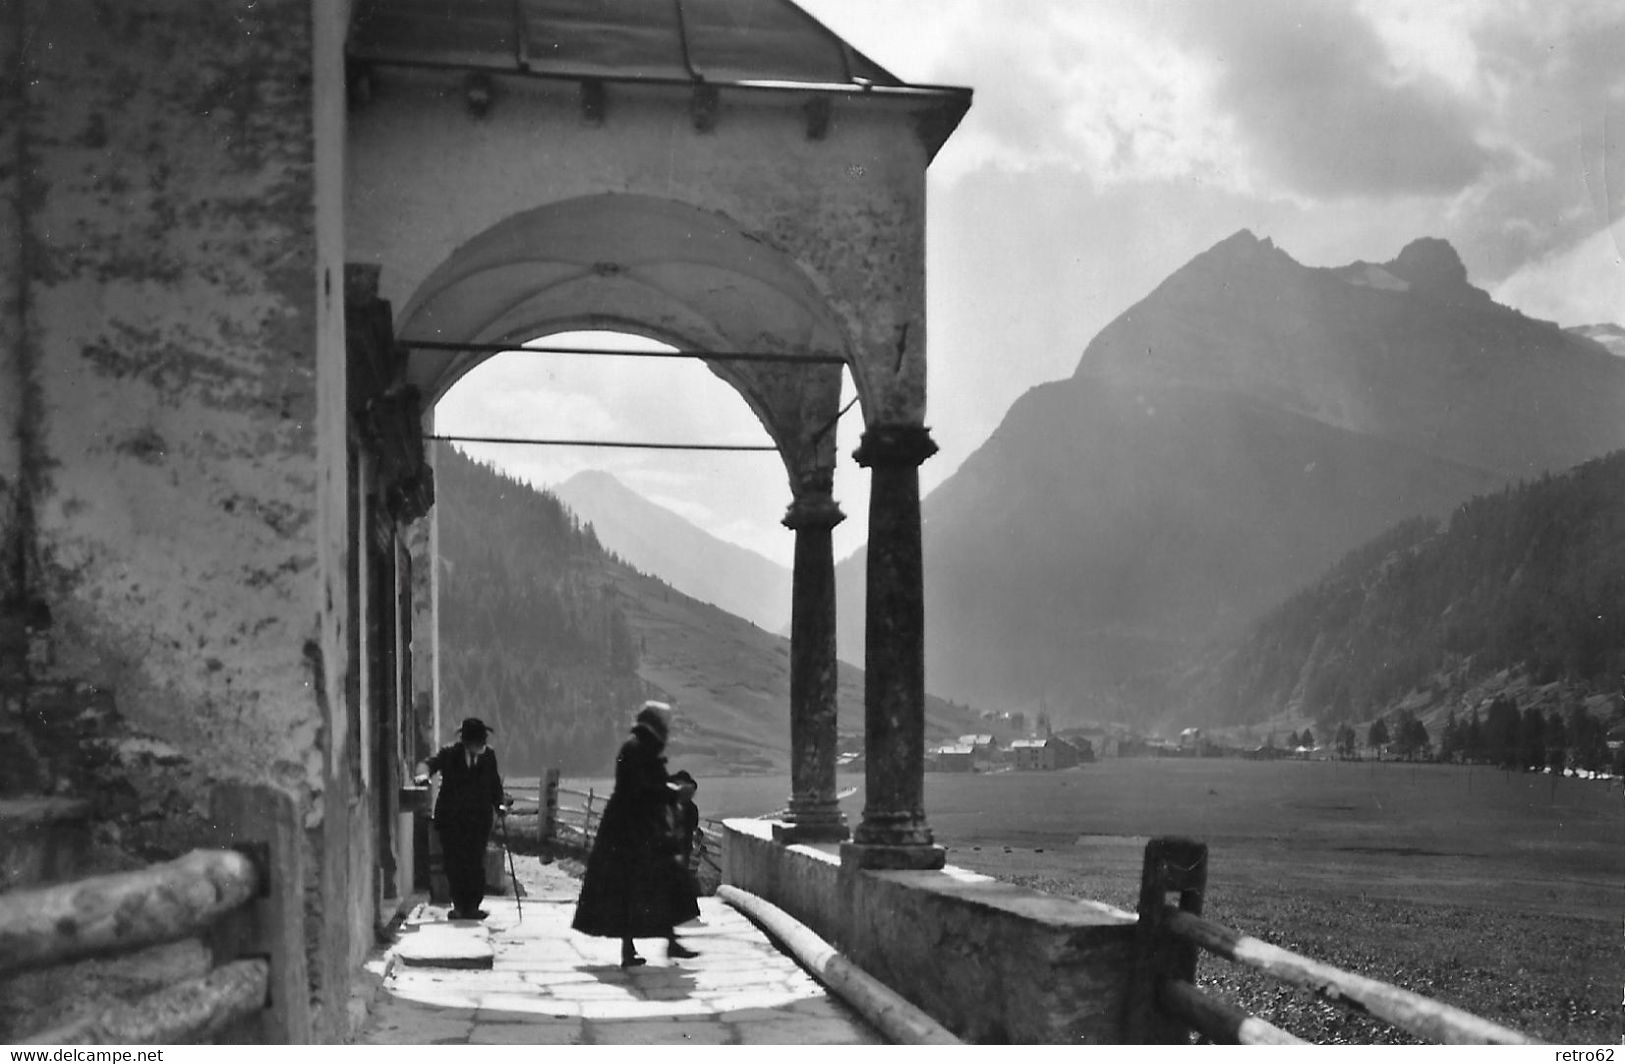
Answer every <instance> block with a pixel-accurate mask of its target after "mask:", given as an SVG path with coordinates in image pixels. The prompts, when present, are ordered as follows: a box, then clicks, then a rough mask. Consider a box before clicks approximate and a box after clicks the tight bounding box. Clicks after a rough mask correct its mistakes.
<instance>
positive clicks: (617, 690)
mask: <svg viewBox="0 0 1625 1064" xmlns="http://www.w3.org/2000/svg"><path fill="white" fill-rule="evenodd" d="M436 495H437V503H436V505H437V508H438V513H439V518H438V519H439V526H440V558H439V563H440V570H441V572H440V591H439V596H440V609H439V613H440V639H439V642H438V645H437V649H438V652H439V654H440V662H439V669H440V677H441V679H440V696H441V707H442V715H443V717H444V718H445V719H447V720H452V721H455V720H460V719H462V718H463V717H466V716H477V717H480V718H482V719H484V720H485V721H487V722H488V723H490V724H492V725H494V726H495V728H496V738H495V742H496V744H497V745H498V747H499V749H500V751H501V756H502V763H503V766H504V768H505V770H506V771H507V772H508V773H510V774H514V775H533V774H535V773H537V772H539V771H540V770H541V769H543V768H547V767H550V766H551V767H558V768H562V769H564V770H565V771H566V772H567V773H571V774H576V775H596V774H600V773H603V772H605V771H607V770H609V769H610V767H611V766H612V765H613V761H614V756H615V751H616V748H617V747H618V746H619V744H620V743H621V741H622V740H623V739H624V738H625V735H626V730H627V729H628V728H629V727H630V725H631V719H632V715H633V713H634V712H635V710H636V708H637V706H638V705H639V704H640V703H641V702H642V700H643V699H645V698H657V699H661V700H664V701H667V702H670V703H671V704H672V705H673V706H674V707H675V709H676V718H677V723H676V726H675V727H674V729H673V735H672V742H671V746H670V747H669V748H668V754H669V756H670V757H671V758H672V763H673V766H674V767H682V768H687V769H688V770H690V771H691V772H694V773H695V774H696V775H728V774H740V773H763V772H784V771H787V770H788V766H789V746H790V711H789V707H790V644H789V640H787V639H784V638H782V637H780V636H778V635H775V634H773V633H770V632H767V631H763V630H762V629H761V628H760V627H758V626H756V625H754V624H752V623H751V622H749V621H746V620H744V619H742V618H739V617H736V616H734V615H733V614H731V613H728V612H727V611H725V610H723V609H720V608H719V607H717V606H715V605H712V604H709V603H706V602H701V601H699V600H697V599H695V598H692V597H690V596H688V595H685V594H683V593H682V592H680V591H678V590H676V589H675V588H673V587H672V586H671V585H670V584H668V583H666V582H664V581H663V580H661V579H660V578H658V577H656V576H652V575H649V574H646V573H643V572H640V571H638V569H636V568H634V567H633V566H632V565H630V564H629V563H627V562H625V561H623V560H622V559H620V558H619V557H617V556H616V555H614V554H612V553H610V552H609V551H608V550H607V549H606V547H605V546H604V545H603V544H602V543H601V542H600V540H599V539H598V536H597V533H596V530H595V529H594V527H593V526H592V525H591V524H589V523H586V522H584V521H583V520H582V518H581V515H579V514H575V513H573V512H572V511H571V510H570V509H569V508H568V507H567V506H565V504H564V503H563V502H562V501H561V500H560V499H559V498H558V497H557V496H555V495H553V494H552V493H550V492H547V491H541V490H538V489H536V488H533V487H531V486H530V485H528V484H525V483H523V482H521V481H519V480H517V479H515V478H513V477H511V476H509V475H508V474H506V473H503V472H501V471H499V470H497V469H495V468H494V467H492V466H489V465H485V464H482V463H479V462H476V461H474V460H473V459H471V458H469V457H468V456H466V455H465V454H463V453H462V452H461V451H458V450H457V449H455V448H452V447H444V448H442V449H441V450H440V452H439V454H438V456H437V458H436ZM838 682H839V688H838V698H839V703H840V717H839V729H840V733H841V735H842V742H843V749H847V750H854V751H855V750H860V749H861V748H862V741H863V719H864V705H863V698H864V695H863V672H862V670H860V669H858V668H856V667H854V666H852V665H848V664H845V663H842V664H841V665H840V666H839V670H838ZM973 720H974V717H973V714H972V713H971V710H970V709H969V708H968V707H966V706H957V705H950V704H948V703H947V702H944V701H943V700H942V699H939V698H935V697H931V696H927V699H926V726H927V732H928V734H929V735H930V736H931V737H932V738H933V739H934V740H936V741H942V740H944V739H946V738H949V737H952V736H956V735H961V734H964V733H965V732H967V731H970V730H973V729H972V727H971V724H972V722H973ZM432 739H433V737H425V738H424V741H425V742H429V741H432ZM764 812H766V810H764Z"/></svg>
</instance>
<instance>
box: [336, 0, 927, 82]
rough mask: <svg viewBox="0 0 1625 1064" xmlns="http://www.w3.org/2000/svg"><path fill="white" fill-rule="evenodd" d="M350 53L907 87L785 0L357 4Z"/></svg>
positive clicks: (518, 66)
mask: <svg viewBox="0 0 1625 1064" xmlns="http://www.w3.org/2000/svg"><path fill="white" fill-rule="evenodd" d="M348 51H349V54H350V55H351V57H352V58H356V59H361V60H372V61H378V62H395V63H421V64H426V65H435V66H459V67H467V68H475V69H487V70H492V71H514V72H519V73H527V74H533V75H541V76H555V77H566V78H607V79H630V80H639V81H652V82H664V81H685V82H690V81H697V82H708V83H713V84H740V83H746V84H758V83H759V84H788V85H807V86H830V87H834V86H841V87H852V86H861V87H869V86H877V87H903V82H902V81H900V80H899V79H898V78H897V77H896V76H894V75H893V74H891V73H890V72H888V71H887V70H886V69H885V68H883V67H881V66H880V65H879V64H878V63H876V62H874V61H873V60H871V59H869V58H868V57H867V56H864V55H863V54H862V53H860V52H858V51H857V49H855V48H853V47H852V46H851V45H850V44H848V43H847V42H846V41H844V40H843V39H841V38H840V37H839V36H838V35H836V34H835V33H834V32H833V31H832V30H830V29H829V28H828V27H826V26H825V25H824V24H823V23H821V22H819V21H818V20H817V19H815V18H813V17H812V16H811V15H810V14H808V13H807V12H806V11H804V10H802V9H801V8H800V7H798V6H797V5H796V4H794V3H792V2H790V0H356V3H355V7H354V13H353V16H352V19H351V25H350V36H349V42H348Z"/></svg>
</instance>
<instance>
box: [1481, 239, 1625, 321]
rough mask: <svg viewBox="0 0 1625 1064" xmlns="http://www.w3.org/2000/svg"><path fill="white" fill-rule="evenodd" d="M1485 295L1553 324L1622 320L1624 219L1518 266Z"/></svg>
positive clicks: (1624, 302) (1624, 300) (1624, 314)
mask: <svg viewBox="0 0 1625 1064" xmlns="http://www.w3.org/2000/svg"><path fill="white" fill-rule="evenodd" d="M1491 294H1492V295H1494V297H1495V299H1496V301H1497V302H1501V303H1506V304H1509V305H1511V306H1515V307H1517V308H1518V309H1520V310H1522V311H1523V312H1524V313H1526V314H1529V315H1531V316H1533V317H1538V318H1545V319H1547V320H1549V321H1555V322H1557V323H1558V324H1559V325H1564V326H1574V325H1596V324H1601V323H1603V322H1611V323H1613V324H1615V325H1619V324H1625V219H1622V220H1620V221H1618V222H1615V223H1614V224H1613V225H1611V226H1609V227H1608V228H1606V229H1603V230H1600V231H1599V232H1596V233H1593V234H1592V235H1591V236H1589V237H1587V238H1586V239H1584V240H1581V241H1579V242H1578V243H1576V244H1574V245H1573V246H1572V247H1569V248H1566V249H1564V250H1562V251H1559V252H1556V253H1554V254H1552V255H1549V256H1547V257H1545V258H1543V259H1540V260H1538V261H1536V262H1532V263H1530V264H1528V265H1527V266H1524V267H1523V268H1522V269H1520V270H1518V271H1517V272H1516V273H1514V274H1513V275H1512V276H1511V277H1508V278H1507V279H1506V281H1505V282H1503V283H1502V284H1500V285H1498V286H1497V287H1496V288H1495V290H1494V291H1493V292H1492V293H1491ZM1604 307H1609V308H1612V313H1600V312H1599V308H1604Z"/></svg>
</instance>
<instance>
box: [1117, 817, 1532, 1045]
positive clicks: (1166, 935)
mask: <svg viewBox="0 0 1625 1064" xmlns="http://www.w3.org/2000/svg"><path fill="white" fill-rule="evenodd" d="M1206 888H1207V846H1206V844H1204V843H1200V842H1195V841H1193V840H1191V839H1181V838H1158V839H1152V840H1151V842H1150V843H1149V844H1147V846H1146V848H1145V864H1144V867H1143V870H1142V872H1141V878H1140V902H1139V917H1140V919H1139V924H1138V933H1139V936H1140V946H1139V956H1140V958H1141V970H1140V976H1141V980H1142V984H1141V986H1140V987H1138V988H1137V993H1136V995H1135V999H1136V1000H1138V1001H1142V1002H1144V1003H1145V1006H1144V1008H1145V1010H1148V1011H1154V1012H1155V1013H1157V1014H1158V1015H1156V1016H1141V1017H1139V1018H1138V1020H1137V1022H1136V1023H1135V1026H1136V1027H1138V1028H1139V1029H1141V1030H1150V1029H1152V1027H1153V1026H1154V1025H1155V1024H1156V1023H1157V1021H1158V1020H1163V1021H1166V1020H1173V1021H1174V1022H1175V1023H1177V1024H1182V1025H1184V1027H1186V1028H1188V1029H1189V1030H1191V1031H1195V1032H1196V1033H1197V1034H1199V1035H1201V1036H1202V1037H1204V1038H1206V1039H1207V1040H1209V1041H1212V1042H1217V1043H1224V1044H1230V1045H1271V1044H1274V1045H1281V1044H1298V1045H1301V1044H1303V1042H1302V1040H1301V1039H1299V1038H1296V1037H1294V1036H1293V1035H1291V1034H1289V1033H1288V1032H1286V1031H1283V1030H1282V1029H1280V1028H1279V1027H1276V1026H1274V1025H1273V1024H1270V1023H1268V1022H1266V1021H1264V1020H1262V1019H1259V1018H1258V1017H1256V1016H1251V1015H1249V1014H1247V1013H1246V1012H1244V1011H1242V1010H1241V1009H1239V1008H1236V1007H1235V1006H1234V1005H1232V1004H1230V1003H1229V1002H1225V1001H1222V1000H1219V999H1216V998H1213V997H1211V996H1210V995H1207V994H1205V993H1203V992H1202V991H1200V990H1198V989H1197V988H1196V985H1195V983H1196V959H1197V953H1198V951H1199V950H1207V951H1208V952H1209V953H1212V954H1214V955H1216V956H1219V957H1223V958H1224V959H1226V960H1228V961H1231V962H1233V963H1236V964H1241V965H1244V966H1246V967H1249V968H1253V969H1256V970H1258V971H1260V972H1263V973H1265V974H1266V975H1269V976H1271V977H1273V978H1275V979H1278V980H1281V981H1282V982H1286V983H1291V984H1293V985H1295V986H1298V987H1302V988H1303V989H1305V990H1308V991H1309V992H1310V993H1312V994H1314V995H1315V996H1316V997H1318V998H1320V999H1321V1000H1323V1001H1326V1002H1329V1003H1331V1004H1334V1005H1338V1006H1341V1007H1343V1008H1345V1009H1348V1010H1350V1011H1352V1012H1358V1013H1363V1014H1366V1015H1369V1016H1372V1017H1375V1018H1377V1019H1380V1020H1384V1021H1386V1022H1388V1023H1390V1024H1393V1025H1394V1026H1395V1027H1399V1028H1401V1029H1402V1030H1405V1031H1408V1032H1410V1033H1411V1034H1414V1035H1416V1036H1418V1037H1420V1038H1424V1039H1426V1040H1428V1041H1430V1042H1437V1043H1444V1044H1459V1045H1467V1044H1472V1045H1484V1044H1489V1045H1529V1044H1533V1040H1532V1039H1530V1038H1528V1037H1526V1036H1525V1035H1523V1034H1520V1033H1519V1032H1517V1031H1514V1030H1512V1029H1510V1028H1507V1027H1503V1026H1501V1025H1500V1024H1497V1023H1492V1022H1490V1021H1489V1020H1485V1019H1482V1018H1481V1017H1478V1016H1475V1015H1473V1014H1472V1013H1470V1012H1466V1011H1464V1010H1462V1009H1458V1008H1456V1007H1454V1006H1452V1005H1446V1004H1444V1003H1442V1002H1438V1001H1434V1000H1433V999H1431V998H1426V997H1423V996H1422V995H1420V994H1414V993H1411V992H1410V991H1408V990H1401V989H1400V988H1399V987H1396V986H1391V985H1389V984H1387V983H1383V982H1379V981H1378V980H1376V979H1368V978H1366V977H1364V976H1360V975H1355V974H1353V973H1351V972H1345V971H1342V970H1341V969H1338V968H1334V967H1332V966H1331V965H1329V964H1322V963H1321V962H1319V961H1316V960H1313V959H1311V958H1309V957H1304V956H1302V955H1300V954H1297V953H1293V952H1292V951H1290V950H1285V949H1281V948H1279V947H1277V946H1272V945H1270V944H1269V943H1267V942H1263V941H1261V940H1259V939H1256V938H1252V937H1250V936H1248V935H1244V934H1241V933H1240V932H1238V931H1234V930H1232V929H1230V928H1228V927H1224V926H1222V925H1220V924H1216V923H1213V922H1212V921H1210V920H1206V919H1203V917H1202V915H1201V912H1202V898H1203V894H1204V893H1205V891H1206ZM1169 895H1178V901H1177V904H1174V905H1170V904H1169V902H1168V898H1169Z"/></svg>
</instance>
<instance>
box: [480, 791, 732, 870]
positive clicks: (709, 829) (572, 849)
mask: <svg viewBox="0 0 1625 1064" xmlns="http://www.w3.org/2000/svg"><path fill="white" fill-rule="evenodd" d="M534 794H535V797H534V798H532V797H531V794H530V793H529V792H522V793H519V794H516V795H515V796H514V798H515V800H514V802H513V805H512V806H511V811H513V812H518V813H519V814H520V815H530V814H532V813H533V812H534V814H535V815H536V818H537V824H536V839H537V842H538V844H539V845H540V847H541V849H542V850H543V852H554V851H563V852H566V853H571V854H574V855H576V856H581V857H585V856H586V855H587V854H588V853H590V852H591V851H592V844H593V840H594V839H596V838H597V836H598V826H599V824H601V823H602V822H603V819H604V806H605V805H607V804H608V801H609V795H607V794H605V793H603V792H601V791H599V790H597V789H596V788H593V787H588V788H587V789H586V790H582V789H580V788H577V787H569V786H565V785H564V784H561V783H559V770H558V769H548V770H547V771H546V772H544V773H543V774H542V776H541V778H540V780H539V781H538V783H537V786H536V790H535V792H534ZM565 797H570V798H575V799H578V801H576V802H573V803H566V802H564V801H563V800H562V799H563V798H565ZM722 838H723V832H722V821H721V820H718V819H716V818H715V817H701V818H700V833H699V837H698V839H697V840H696V852H695V860H694V862H693V870H694V873H695V877H696V878H697V879H698V881H699V885H700V889H701V890H702V891H703V892H704V893H706V894H711V893H714V892H715V890H716V888H717V887H718V886H719V885H720V884H721V882H722V864H721V862H720V855H719V846H720V843H721V840H722Z"/></svg>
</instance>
